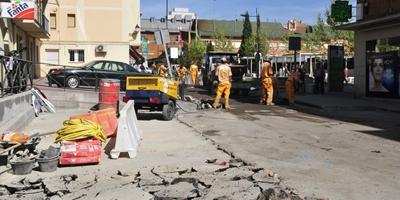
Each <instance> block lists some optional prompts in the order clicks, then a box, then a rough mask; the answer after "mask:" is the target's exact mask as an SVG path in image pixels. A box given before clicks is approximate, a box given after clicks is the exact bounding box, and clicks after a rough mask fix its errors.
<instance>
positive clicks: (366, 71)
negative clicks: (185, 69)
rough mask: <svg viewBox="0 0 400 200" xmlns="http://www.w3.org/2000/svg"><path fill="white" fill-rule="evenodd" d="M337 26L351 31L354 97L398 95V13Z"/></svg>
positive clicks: (399, 30)
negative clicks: (353, 35)
mask: <svg viewBox="0 0 400 200" xmlns="http://www.w3.org/2000/svg"><path fill="white" fill-rule="evenodd" d="M339 28H340V29H345V30H353V31H355V57H354V66H355V69H354V73H355V85H354V86H355V87H354V93H355V96H358V97H365V96H366V97H379V98H400V62H399V60H400V14H394V15H389V16H386V17H380V18H376V19H370V20H363V21H360V22H359V21H358V22H356V23H351V24H347V25H342V26H340V27H339Z"/></svg>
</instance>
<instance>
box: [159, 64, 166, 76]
mask: <svg viewBox="0 0 400 200" xmlns="http://www.w3.org/2000/svg"><path fill="white" fill-rule="evenodd" d="M158 70H159V71H158V75H159V76H162V77H165V76H166V74H167V70H168V68H167V67H165V65H160V68H159V69H158Z"/></svg>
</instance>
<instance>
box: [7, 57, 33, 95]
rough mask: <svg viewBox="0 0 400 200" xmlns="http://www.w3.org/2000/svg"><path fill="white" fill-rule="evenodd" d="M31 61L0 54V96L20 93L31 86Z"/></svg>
mask: <svg viewBox="0 0 400 200" xmlns="http://www.w3.org/2000/svg"><path fill="white" fill-rule="evenodd" d="M32 67H33V65H32V62H31V61H28V60H23V59H19V58H16V57H9V56H0V97H4V96H8V95H12V94H17V93H21V92H24V91H27V90H30V89H31V88H32V87H33V81H32V79H33V68H32Z"/></svg>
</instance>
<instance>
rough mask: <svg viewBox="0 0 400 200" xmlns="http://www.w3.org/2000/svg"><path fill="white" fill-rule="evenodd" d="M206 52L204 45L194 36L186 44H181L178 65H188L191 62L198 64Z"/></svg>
mask: <svg viewBox="0 0 400 200" xmlns="http://www.w3.org/2000/svg"><path fill="white" fill-rule="evenodd" d="M205 52H206V45H205V44H204V43H203V42H202V41H200V40H199V38H196V39H194V40H192V43H190V45H188V44H187V43H184V44H183V48H182V55H181V56H180V57H179V58H178V63H179V65H183V66H185V67H189V66H190V65H191V64H197V65H200V64H201V62H202V61H203V58H204V54H205Z"/></svg>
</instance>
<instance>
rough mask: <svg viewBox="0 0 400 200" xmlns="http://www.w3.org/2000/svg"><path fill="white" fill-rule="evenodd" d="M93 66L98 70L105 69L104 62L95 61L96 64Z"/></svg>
mask: <svg viewBox="0 0 400 200" xmlns="http://www.w3.org/2000/svg"><path fill="white" fill-rule="evenodd" d="M91 68H93V69H96V70H104V63H103V62H98V63H95V64H94V65H92V67H91Z"/></svg>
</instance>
